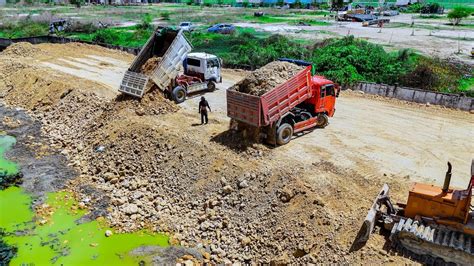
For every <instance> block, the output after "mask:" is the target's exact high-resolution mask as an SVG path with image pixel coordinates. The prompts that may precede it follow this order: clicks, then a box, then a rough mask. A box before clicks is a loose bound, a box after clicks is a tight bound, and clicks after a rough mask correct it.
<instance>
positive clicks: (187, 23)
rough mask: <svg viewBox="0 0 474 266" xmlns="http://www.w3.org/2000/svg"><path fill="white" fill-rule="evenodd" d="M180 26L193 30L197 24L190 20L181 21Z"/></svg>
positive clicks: (183, 28) (185, 29) (182, 28)
mask: <svg viewBox="0 0 474 266" xmlns="http://www.w3.org/2000/svg"><path fill="white" fill-rule="evenodd" d="M178 27H179V29H181V30H183V31H193V30H194V28H195V27H196V26H194V25H193V23H191V22H189V21H185V22H181V23H180V24H179V26H178Z"/></svg>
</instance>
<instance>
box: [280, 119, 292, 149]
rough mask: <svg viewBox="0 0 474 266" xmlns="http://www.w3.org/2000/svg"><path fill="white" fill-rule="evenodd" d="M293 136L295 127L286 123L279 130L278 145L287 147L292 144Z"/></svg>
mask: <svg viewBox="0 0 474 266" xmlns="http://www.w3.org/2000/svg"><path fill="white" fill-rule="evenodd" d="M292 136H293V127H292V126H291V125H290V124H288V123H284V124H282V125H280V126H279V127H278V129H277V134H276V138H277V139H276V142H277V144H278V145H285V144H287V143H288V142H290V140H291V137H292Z"/></svg>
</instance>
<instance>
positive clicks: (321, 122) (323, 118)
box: [316, 114, 329, 128]
mask: <svg viewBox="0 0 474 266" xmlns="http://www.w3.org/2000/svg"><path fill="white" fill-rule="evenodd" d="M327 125H329V117H328V116H327V115H326V114H320V115H318V124H317V125H316V126H317V127H319V128H325V127H326V126H327Z"/></svg>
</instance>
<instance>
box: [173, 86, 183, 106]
mask: <svg viewBox="0 0 474 266" xmlns="http://www.w3.org/2000/svg"><path fill="white" fill-rule="evenodd" d="M186 94H187V93H186V89H185V88H183V87H181V86H177V87H176V88H174V89H173V92H172V93H171V95H172V96H173V100H174V101H175V103H182V102H184V100H186Z"/></svg>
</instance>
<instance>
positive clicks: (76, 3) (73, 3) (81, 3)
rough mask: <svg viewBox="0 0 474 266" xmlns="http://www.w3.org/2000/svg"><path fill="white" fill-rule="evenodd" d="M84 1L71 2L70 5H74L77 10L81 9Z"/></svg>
mask: <svg viewBox="0 0 474 266" xmlns="http://www.w3.org/2000/svg"><path fill="white" fill-rule="evenodd" d="M84 2H85V1H84V0H71V1H70V3H71V4H72V5H75V6H76V7H77V8H81V5H83V4H84Z"/></svg>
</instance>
